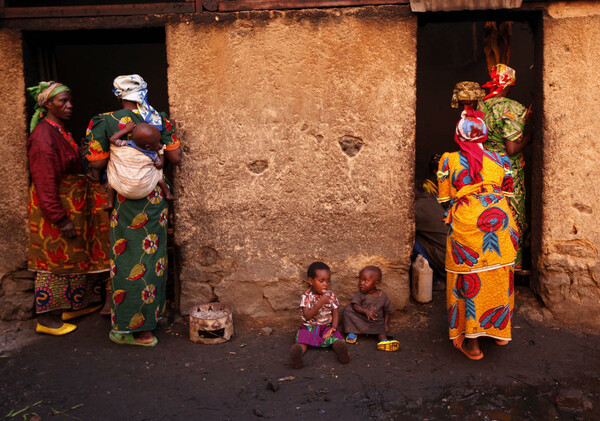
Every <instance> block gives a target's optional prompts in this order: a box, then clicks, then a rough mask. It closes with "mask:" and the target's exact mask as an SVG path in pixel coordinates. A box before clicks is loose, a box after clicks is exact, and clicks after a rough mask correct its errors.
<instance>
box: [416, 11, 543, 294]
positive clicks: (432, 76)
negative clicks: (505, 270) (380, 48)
mask: <svg viewBox="0 0 600 421" xmlns="http://www.w3.org/2000/svg"><path fill="white" fill-rule="evenodd" d="M486 22H496V23H497V24H498V25H499V24H500V22H512V25H511V29H512V31H511V32H512V34H511V35H510V37H509V38H508V39H509V45H510V56H509V61H508V63H505V64H508V65H509V66H510V67H512V68H513V69H515V71H516V76H517V81H516V85H515V86H514V87H513V88H512V89H511V91H510V93H509V98H511V99H514V100H516V101H518V102H520V103H521V104H523V105H524V106H525V107H528V106H529V105H531V104H533V107H532V108H533V118H532V120H531V121H530V123H529V125H530V126H531V128H532V135H533V136H532V145H529V146H527V147H525V149H524V151H523V155H524V158H525V189H526V218H527V222H528V225H529V229H528V230H527V231H526V232H525V233H524V238H523V269H524V270H523V271H522V272H520V273H521V276H518V277H517V278H516V281H517V282H518V283H521V284H527V285H528V284H529V281H530V276H529V274H530V270H531V268H532V267H533V266H534V265H533V261H534V260H535V257H536V250H538V249H539V248H538V247H537V244H539V242H538V241H536V237H535V235H536V233H537V232H539V229H537V227H538V225H539V215H541V208H539V206H541V205H540V203H541V200H540V198H541V190H540V189H537V188H533V187H534V186H535V185H537V184H539V180H540V177H541V176H540V172H541V164H540V163H541V162H542V161H541V159H538V157H539V156H541V153H542V147H541V144H542V136H541V130H536V129H535V128H539V127H541V116H542V91H541V87H542V84H541V77H542V54H541V48H540V45H541V39H542V37H541V30H542V29H541V28H542V24H541V16H540V15H539V14H537V13H515V12H490V11H486V12H460V13H428V14H422V15H419V22H418V32H417V123H416V154H415V181H416V183H417V185H418V186H420V185H422V183H423V181H424V180H425V179H427V178H430V177H431V172H430V170H429V161H430V157H431V156H432V155H433V154H441V153H444V152H452V151H456V150H458V146H457V145H456V143H455V142H454V131H455V127H456V123H457V121H458V120H459V119H460V110H459V109H456V108H451V106H450V101H451V97H452V91H453V88H454V85H455V84H456V83H458V82H461V81H474V82H478V83H479V84H480V85H483V84H484V83H485V82H487V81H489V80H490V76H489V73H488V61H487V59H486V54H485V51H484V25H485V23H486ZM532 204H535V205H533V206H532ZM532 233H533V235H532Z"/></svg>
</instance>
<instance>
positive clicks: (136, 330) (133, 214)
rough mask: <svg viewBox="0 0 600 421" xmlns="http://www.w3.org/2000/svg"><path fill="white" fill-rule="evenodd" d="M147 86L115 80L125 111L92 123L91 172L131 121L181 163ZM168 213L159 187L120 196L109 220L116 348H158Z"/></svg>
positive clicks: (131, 77)
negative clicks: (148, 128)
mask: <svg viewBox="0 0 600 421" xmlns="http://www.w3.org/2000/svg"><path fill="white" fill-rule="evenodd" d="M146 86H147V85H146V82H144V80H143V79H142V78H141V77H140V76H139V75H127V76H119V77H117V78H116V79H115V80H114V89H113V93H114V94H115V95H116V96H117V97H118V98H119V102H120V103H121V106H122V107H123V108H122V109H121V110H118V111H115V112H110V113H104V114H100V115H97V116H95V117H94V118H92V120H91V121H90V124H89V126H88V131H87V134H86V135H87V140H88V142H89V146H88V152H87V158H88V160H89V161H90V165H91V166H92V168H95V169H103V168H105V167H106V165H107V163H108V158H109V156H110V142H109V138H110V137H111V136H112V135H113V134H114V133H116V132H117V131H119V130H121V129H122V128H123V127H125V125H126V124H127V123H129V122H134V123H148V124H151V125H153V126H155V127H156V128H157V129H159V130H160V132H161V142H162V143H163V144H164V145H165V152H164V153H165V157H166V159H167V160H168V161H169V162H171V163H172V164H178V163H179V162H180V161H181V155H182V153H181V148H180V145H179V140H178V139H177V137H176V136H175V131H174V129H173V126H172V124H171V122H170V121H169V119H168V118H167V116H166V114H165V113H158V112H157V111H156V110H155V109H154V108H152V107H151V106H150V104H148V101H147V99H146V96H147V92H148V91H147V89H146ZM128 136H129V137H130V136H131V135H128ZM168 209H169V206H168V203H167V201H166V200H165V197H164V192H163V191H162V190H161V188H160V187H159V186H157V187H156V188H155V190H154V191H153V192H152V193H150V194H149V195H148V196H147V197H144V198H142V199H135V200H134V199H127V198H125V197H123V196H122V195H120V194H117V197H116V200H115V203H114V209H113V210H112V213H111V218H110V244H111V279H112V308H111V323H112V329H111V332H110V339H111V340H112V341H113V342H116V343H118V344H130V345H142V346H154V345H156V343H157V342H158V340H157V339H156V337H155V336H154V334H153V333H152V331H153V330H154V329H155V328H156V324H157V321H158V319H159V318H160V317H161V316H162V315H163V313H164V311H165V288H166V279H167V223H168Z"/></svg>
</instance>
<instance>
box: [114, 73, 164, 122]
mask: <svg viewBox="0 0 600 421" xmlns="http://www.w3.org/2000/svg"><path fill="white" fill-rule="evenodd" d="M113 86H114V89H113V93H114V94H115V95H116V97H117V98H119V99H124V100H127V101H133V102H136V103H137V104H138V106H137V107H138V111H139V112H140V114H141V116H142V117H143V118H144V121H145V122H146V123H148V124H151V125H152V126H154V127H156V128H157V129H158V130H160V131H162V129H163V127H162V118H161V117H160V115H159V114H158V112H157V111H156V110H155V109H154V108H152V106H151V105H150V104H148V99H147V97H148V89H146V88H147V86H148V85H147V84H146V82H145V81H144V79H142V77H141V76H140V75H124V76H117V77H116V78H115V80H114V82H113Z"/></svg>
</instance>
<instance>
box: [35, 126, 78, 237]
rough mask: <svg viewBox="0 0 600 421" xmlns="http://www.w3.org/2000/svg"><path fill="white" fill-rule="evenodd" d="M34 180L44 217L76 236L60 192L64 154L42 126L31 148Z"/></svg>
mask: <svg viewBox="0 0 600 421" xmlns="http://www.w3.org/2000/svg"><path fill="white" fill-rule="evenodd" d="M27 157H28V159H29V171H30V173H31V181H32V183H33V185H34V187H35V190H36V195H37V198H38V203H39V207H40V210H41V211H42V214H43V215H44V218H46V219H47V220H48V221H50V222H51V223H53V224H55V225H57V226H58V227H59V229H60V230H61V232H62V234H63V235H65V236H66V237H67V238H72V237H75V228H74V226H73V222H72V221H71V218H70V217H69V215H68V214H67V211H66V210H65V209H64V208H63V206H62V204H61V202H60V197H59V194H58V184H59V183H60V180H61V172H60V168H61V165H60V156H59V154H58V152H57V151H56V149H55V147H54V142H53V141H52V137H51V136H50V135H49V134H48V133H47V132H46V131H44V130H42V128H40V129H39V130H37V131H36V132H35V134H34V135H32V136H31V137H30V140H29V148H28V150H27Z"/></svg>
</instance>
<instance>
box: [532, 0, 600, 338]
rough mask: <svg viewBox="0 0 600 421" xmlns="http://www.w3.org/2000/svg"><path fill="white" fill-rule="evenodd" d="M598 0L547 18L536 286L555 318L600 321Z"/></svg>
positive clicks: (558, 8)
mask: <svg viewBox="0 0 600 421" xmlns="http://www.w3.org/2000/svg"><path fill="white" fill-rule="evenodd" d="M599 69H600V3H598V2H571V3H557V4H553V5H552V6H551V7H549V9H548V13H547V14H546V16H545V17H544V69H543V87H544V124H543V130H544V147H543V168H542V180H543V192H542V221H541V226H542V233H541V234H542V235H541V242H542V250H541V254H540V256H539V259H538V265H537V270H538V277H537V280H536V281H537V282H536V285H535V287H536V289H537V291H538V293H539V294H540V296H541V298H542V299H543V301H544V304H545V305H546V306H547V307H548V308H549V309H550V311H552V313H553V314H554V316H555V317H557V318H559V319H561V320H565V321H569V322H574V323H577V324H578V325H583V326H596V327H600V283H599V281H600V264H599V263H600V262H599V259H598V247H599V245H600V224H598V215H600V200H599V198H600V184H598V180H600V165H599V164H600V158H599V155H598V151H599V150H600V137H599V136H598V133H599V132H600V119H599V118H598V112H597V111H598V92H600V70H599Z"/></svg>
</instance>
